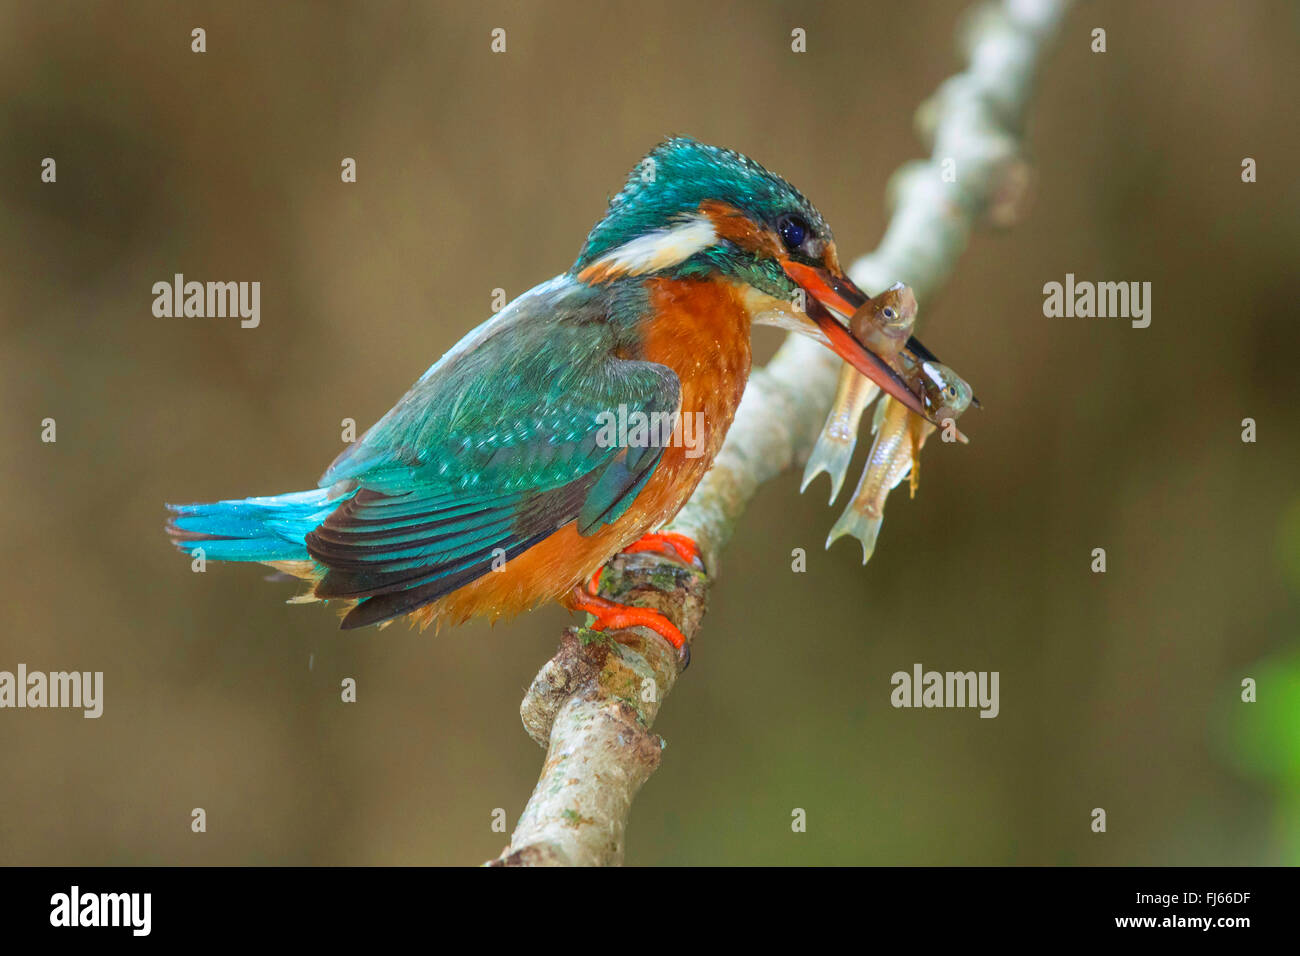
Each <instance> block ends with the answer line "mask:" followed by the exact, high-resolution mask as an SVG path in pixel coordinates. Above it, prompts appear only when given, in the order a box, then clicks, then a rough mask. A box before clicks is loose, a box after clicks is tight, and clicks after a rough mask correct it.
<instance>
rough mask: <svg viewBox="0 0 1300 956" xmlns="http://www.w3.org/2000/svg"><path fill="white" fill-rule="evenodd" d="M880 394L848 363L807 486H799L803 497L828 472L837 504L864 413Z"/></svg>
mask: <svg viewBox="0 0 1300 956" xmlns="http://www.w3.org/2000/svg"><path fill="white" fill-rule="evenodd" d="M879 394H880V386H879V385H877V384H876V383H875V382H873V381H871V379H869V378H867V377H866V376H865V375H861V374H859V373H858V371H857V370H856V369H854V368H853V367H852V366H851V365H848V364H845V366H844V367H843V368H842V369H840V380H839V385H838V386H837V387H836V389H835V402H834V404H832V405H831V410H830V412H829V413H828V414H827V415H826V424H825V425H823V426H822V431H821V434H820V435H818V436H817V444H816V445H815V446H813V450H812V454H811V455H809V456H808V464H807V465H806V466H805V467H804V470H803V484H801V485H800V486H799V493H800V494H803V492H804V490H805V489H807V487H808V486H809V485H810V484H812V480H813V479H814V478H816V477H817V475H818V474H820V473H821V472H823V471H824V472H826V474H827V475H829V476H830V479H831V499H830V502H829V503H830V504H834V503H835V499H836V498H838V497H839V496H840V488H842V487H843V486H844V475H845V473H847V472H848V470H849V462H850V461H852V460H853V448H854V446H855V445H857V442H858V424H859V423H860V422H861V421H862V412H863V411H864V410H865V409H866V407H867V406H868V405H870V404H871V402H872V400H873V399H874V398H875V397H876V396H877V395H879Z"/></svg>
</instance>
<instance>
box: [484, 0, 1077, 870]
mask: <svg viewBox="0 0 1300 956" xmlns="http://www.w3.org/2000/svg"><path fill="white" fill-rule="evenodd" d="M1070 2H1071V0H1005V2H1003V3H1001V4H996V5H995V4H989V5H984V6H979V7H976V8H974V9H973V10H972V11H970V13H969V14H968V16H967V18H966V20H965V22H964V26H963V29H962V31H961V36H962V46H963V50H964V52H965V54H966V56H967V59H968V61H969V64H970V65H969V67H968V68H967V70H966V71H965V72H963V73H961V74H958V75H957V76H954V77H952V78H951V79H949V80H948V81H947V82H945V83H944V84H943V86H942V87H940V89H939V91H938V92H937V93H936V94H935V95H934V97H932V98H931V99H930V100H929V101H928V102H926V103H925V104H923V105H922V106H921V108H920V109H919V110H918V112H917V122H918V125H919V126H920V128H921V133H922V135H923V136H925V137H926V138H927V139H928V140H929V141H930V142H932V143H933V147H934V148H933V153H932V155H931V157H930V159H929V160H927V161H918V162H914V163H909V164H907V165H905V166H903V167H902V168H901V169H899V170H898V171H897V172H896V173H895V174H894V176H893V177H892V178H891V180H890V183H889V187H888V192H889V196H890V198H891V202H892V205H893V210H894V211H893V216H892V218H891V220H890V224H889V227H888V229H887V230H886V233H885V236H884V238H883V240H882V241H881V244H880V246H879V248H877V249H876V250H875V251H874V252H872V253H870V254H869V255H866V256H864V257H862V258H861V259H859V260H858V261H857V262H855V263H854V264H853V267H852V269H851V270H850V271H851V273H852V275H853V278H854V280H855V281H857V282H858V284H859V285H861V286H862V287H863V288H866V289H868V290H872V289H881V288H884V287H885V286H888V285H890V284H891V283H893V282H895V281H903V282H906V283H907V284H908V285H910V286H912V287H913V288H914V289H916V291H917V295H918V297H919V298H925V297H927V296H929V295H932V294H933V293H934V292H936V291H937V290H938V289H939V288H940V287H941V286H942V285H943V283H944V282H945V281H946V280H947V278H948V276H949V274H950V273H951V271H952V270H953V268H954V267H955V265H956V262H957V258H958V256H959V255H960V254H961V252H962V251H963V250H964V249H965V247H966V243H967V241H968V239H969V236H970V233H971V231H972V229H973V228H974V227H975V226H976V225H979V224H983V223H991V224H995V225H998V224H1006V223H1007V222H1009V221H1012V220H1013V219H1014V215H1015V211H1016V207H1017V205H1018V203H1019V200H1020V198H1021V196H1022V195H1023V192H1024V184H1025V182H1026V180H1027V167H1026V166H1025V164H1024V162H1023V160H1022V159H1021V157H1020V138H1021V128H1022V125H1023V121H1024V111H1025V106H1026V103H1027V101H1028V99H1029V97H1030V94H1031V93H1032V90H1033V80H1034V76H1035V74H1036V70H1037V67H1038V64H1039V61H1040V59H1041V57H1042V54H1043V52H1044V49H1045V47H1046V44H1047V41H1048V40H1049V39H1050V38H1051V36H1052V35H1053V34H1054V33H1055V31H1056V28H1057V27H1058V26H1059V24H1060V21H1061V18H1062V17H1063V15H1064V13H1065V11H1066V9H1067V8H1068V7H1069V6H1070ZM839 367H840V363H839V361H838V360H837V359H835V358H834V356H832V355H831V354H830V353H829V352H828V351H827V350H826V349H824V348H822V347H821V346H820V345H818V344H816V343H814V342H811V341H809V340H807V339H803V338H800V337H797V336H791V337H790V338H788V339H787V340H786V342H785V343H784V344H783V345H782V347H781V349H780V351H779V352H778V353H777V355H776V356H775V357H774V358H773V359H772V361H771V362H770V363H768V364H767V366H765V367H764V368H762V369H759V370H758V371H756V372H755V373H754V374H753V375H752V376H751V377H750V380H749V385H748V387H747V388H746V391H745V397H744V400H743V401H742V402H741V405H740V409H739V411H738V412H737V414H736V420H735V422H734V423H733V424H732V426H731V430H730V432H728V434H727V440H726V443H725V444H724V446H723V448H722V452H721V453H720V454H719V456H718V458H717V459H716V460H715V462H714V464H713V467H712V469H711V470H710V471H709V473H708V474H707V475H706V476H705V478H704V480H703V481H702V482H701V483H700V485H699V487H698V488H697V489H696V491H695V494H694V495H693V496H692V498H691V500H690V501H689V502H688V503H687V505H686V507H685V508H683V509H682V511H681V513H680V514H678V515H677V517H676V518H675V519H674V520H673V522H672V524H671V525H670V528H671V530H674V531H679V532H682V533H684V534H687V535H689V536H690V537H692V538H693V539H695V541H696V542H697V543H698V544H699V546H700V548H701V550H702V552H703V555H704V562H705V567H706V568H707V570H708V575H707V576H706V575H705V574H703V573H700V572H696V571H692V570H688V569H685V568H682V567H679V566H677V565H674V564H671V563H669V562H667V561H665V560H662V559H659V558H657V557H654V556H652V555H649V554H634V555H618V556H617V557H615V558H613V559H612V560H611V562H610V564H609V565H608V566H607V568H606V571H605V574H604V576H603V579H602V593H605V594H607V595H608V596H610V597H612V598H614V599H615V600H618V601H620V602H622V603H627V604H637V605H642V606H646V607H653V608H656V609H658V610H660V611H662V612H663V613H665V614H666V615H667V616H668V617H669V618H670V619H671V620H672V621H674V622H675V623H676V624H678V626H679V627H680V628H681V630H682V633H683V634H684V635H685V636H686V639H687V641H688V642H693V641H694V640H695V636H696V634H697V632H698V631H699V628H700V623H701V621H702V619H703V616H704V610H705V602H706V596H707V589H708V584H709V582H710V580H711V579H712V578H713V577H715V576H716V575H717V572H718V556H719V554H720V552H721V550H722V547H723V546H724V545H725V544H726V542H727V540H728V539H729V538H730V536H731V532H732V530H733V529H734V528H735V526H736V523H737V521H738V520H739V518H740V516H741V515H742V514H743V512H744V510H745V508H746V506H747V505H748V504H749V501H750V499H751V498H752V497H753V495H754V492H755V491H756V490H757V488H758V486H759V485H760V484H762V483H763V482H764V481H767V480H768V479H770V478H772V477H773V476H775V475H777V474H779V473H780V472H781V471H782V470H784V469H785V468H787V467H789V466H790V465H792V464H794V463H795V462H796V461H797V460H798V459H799V457H800V456H801V455H806V454H807V452H808V450H809V449H810V448H811V446H812V443H813V441H814V439H815V438H816V436H817V432H818V430H819V427H820V425H821V420H822V416H823V415H824V414H825V411H826V408H827V407H828V405H829V404H830V402H831V400H832V396H833V392H834V388H835V378H836V375H837V374H838V371H839ZM677 676H678V673H677V661H676V657H675V656H674V654H673V652H672V649H671V648H669V647H668V645H667V644H666V643H665V642H664V641H663V640H662V639H661V638H659V637H658V636H657V635H655V634H653V633H651V632H649V631H645V630H643V629H639V628H638V629H632V630H627V631H619V632H606V633H603V634H596V633H595V632H592V631H587V630H585V629H577V628H569V629H568V630H566V631H565V634H564V637H563V639H562V641H561V643H560V649H559V651H558V652H557V653H556V654H555V656H554V657H553V658H551V660H550V661H549V662H547V664H546V666H545V667H543V668H542V670H541V671H540V672H539V673H538V675H537V678H536V679H535V680H534V681H533V685H532V687H531V688H529V690H528V693H527V695H526V696H525V698H524V702H523V705H522V706H521V708H520V713H521V716H522V717H523V721H524V726H525V727H526V728H527V729H528V732H529V734H530V735H531V736H532V737H533V739H534V740H536V741H537V742H538V743H539V744H541V745H542V746H543V747H546V748H547V754H546V762H545V764H544V765H543V767H542V774H541V778H540V779H539V780H538V782H537V787H536V788H535V789H534V790H533V794H532V797H531V798H530V799H529V801H528V805H527V807H526V809H525V810H524V813H523V815H522V816H521V817H520V820H519V824H518V826H517V827H516V829H515V832H514V835H513V837H512V838H511V841H510V846H509V847H507V848H506V849H505V851H504V852H503V853H502V854H501V856H500V858H498V859H497V860H495V861H493V863H492V864H491V865H498V866H536V865H609V864H618V863H621V862H622V860H623V835H624V831H625V829H626V826H627V818H628V815H629V813H630V810H631V806H632V801H633V799H634V798H635V796H636V793H637V791H638V790H639V789H640V788H641V785H642V784H644V783H645V781H646V780H647V779H648V778H649V776H650V774H652V773H653V772H654V770H655V768H656V767H658V765H659V759H660V752H661V750H662V748H663V742H662V740H661V739H660V738H659V737H658V736H656V735H654V734H652V733H651V732H650V727H651V725H652V724H653V723H654V719H655V716H656V715H657V714H658V711H659V707H660V705H661V704H662V703H663V699H664V697H665V696H667V694H668V692H669V691H670V690H671V689H672V686H673V684H674V683H675V681H676V679H677Z"/></svg>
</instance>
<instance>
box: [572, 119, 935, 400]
mask: <svg viewBox="0 0 1300 956" xmlns="http://www.w3.org/2000/svg"><path fill="white" fill-rule="evenodd" d="M570 271H571V274H572V275H574V276H576V277H577V278H578V279H580V280H581V281H583V282H586V283H589V284H598V283H605V282H611V281H617V280H621V279H628V278H635V277H642V278H647V279H648V278H651V277H664V278H676V279H683V280H691V279H695V280H698V279H722V280H727V281H731V282H734V283H736V284H738V285H741V286H743V287H744V288H745V291H746V293H747V296H748V297H749V299H750V302H751V305H752V307H751V310H750V311H751V313H752V314H753V315H754V317H755V320H756V321H760V322H767V323H769V324H774V325H780V326H783V327H786V328H790V329H793V330H795V331H798V332H802V333H804V334H806V335H809V336H811V337H813V338H815V339H817V340H818V341H820V342H822V343H823V344H825V345H827V346H828V347H829V348H830V349H832V350H833V351H834V352H835V353H836V354H837V355H839V356H840V357H841V358H843V359H844V360H845V361H847V362H849V363H850V364H851V365H853V366H854V367H855V368H857V369H858V371H860V372H862V373H863V374H864V375H867V376H868V377H869V378H871V379H872V380H873V381H875V382H876V383H877V384H879V385H880V387H881V388H883V389H885V391H887V392H889V393H890V394H891V395H893V396H894V397H895V398H897V399H899V400H900V401H902V402H903V403H904V404H906V405H907V406H908V407H909V408H912V409H913V410H914V411H917V412H920V413H922V414H924V412H923V411H922V407H921V404H920V402H919V400H918V399H917V397H916V396H915V395H914V394H913V393H912V392H911V391H910V390H909V389H908V388H907V386H906V384H905V383H904V382H903V380H902V379H901V378H900V377H899V376H898V374H897V373H896V372H895V371H894V370H893V369H892V368H891V367H890V365H889V363H887V362H886V361H885V360H884V359H882V358H881V357H880V356H878V355H876V354H875V353H874V352H872V351H871V350H870V349H869V348H867V347H866V346H864V345H863V344H862V343H861V342H859V341H858V340H857V339H856V338H854V336H853V335H851V334H850V332H849V330H848V329H847V327H846V326H845V324H844V322H843V321H840V320H838V319H836V317H835V316H834V315H832V314H831V312H830V311H829V310H834V311H835V312H838V313H839V314H840V315H841V316H844V317H845V318H846V319H847V317H848V316H850V315H852V314H853V313H854V312H855V311H856V310H857V309H858V307H859V306H861V305H862V304H863V303H864V302H866V301H867V298H868V297H867V296H866V295H865V294H864V293H863V292H862V291H861V290H860V289H859V288H858V287H857V286H856V285H854V283H853V282H852V281H851V280H850V279H849V277H848V276H847V275H846V274H845V273H844V270H843V269H842V268H841V266H840V262H839V256H838V255H837V253H836V250H835V238H834V236H832V235H831V230H830V227H828V226H827V225H826V221H825V220H824V219H822V216H821V213H819V212H818V211H817V209H816V207H815V206H813V204H812V203H811V202H809V201H808V200H807V199H806V198H805V197H804V195H803V194H802V193H800V192H799V190H797V189H795V188H794V187H793V186H791V185H790V184H789V183H788V182H786V181H785V180H784V179H782V178H781V177H780V176H777V175H775V174H773V173H770V172H768V171H767V170H766V169H764V168H763V167H762V166H760V165H759V164H758V163H756V162H754V161H753V160H752V159H749V158H748V157H746V156H742V155H741V154H740V153H737V152H734V151H733V150H729V149H722V148H720V147H717V146H706V145H704V144H703V143H698V142H696V141H695V140H693V139H687V138H685V137H678V138H674V139H670V140H668V141H667V142H664V143H661V144H660V145H658V146H656V147H655V148H654V149H653V150H651V151H650V153H649V154H648V155H647V156H646V157H645V158H644V159H643V160H642V161H641V162H640V163H639V164H637V166H636V168H635V169H633V170H632V172H631V174H630V175H629V176H628V179H627V184H626V185H625V186H624V187H623V189H622V191H621V192H619V194H618V195H616V196H615V197H614V198H613V199H612V200H610V203H609V210H608V211H607V212H606V214H605V218H604V219H602V220H601V221H600V222H599V223H597V224H596V226H595V228H594V229H592V230H591V233H590V234H589V235H588V236H587V242H586V244H585V245H584V246H583V249H582V253H581V254H580V255H579V256H578V261H577V262H575V263H574V265H573V268H572V270H570Z"/></svg>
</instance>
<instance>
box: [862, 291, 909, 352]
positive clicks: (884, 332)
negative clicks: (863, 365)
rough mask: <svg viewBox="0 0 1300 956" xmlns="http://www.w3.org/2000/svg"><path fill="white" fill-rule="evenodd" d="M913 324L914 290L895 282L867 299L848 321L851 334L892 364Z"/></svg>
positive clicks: (905, 341) (905, 342)
mask: <svg viewBox="0 0 1300 956" xmlns="http://www.w3.org/2000/svg"><path fill="white" fill-rule="evenodd" d="M915 324H916V293H914V292H913V291H912V287H911V286H906V285H903V283H901V282H895V283H894V284H893V285H892V286H890V287H889V288H888V289H886V290H885V291H884V292H882V293H880V295H878V296H875V297H873V298H870V299H868V300H867V301H866V302H864V303H863V304H862V307H861V308H859V309H858V311H857V312H854V313H853V317H852V318H851V319H850V320H849V331H850V332H852V333H853V337H854V338H855V339H857V340H858V341H859V342H861V343H862V344H863V345H865V346H867V347H868V348H869V349H871V351H873V352H875V353H876V354H877V355H879V356H880V357H881V358H883V359H884V360H885V361H887V362H890V363H891V364H892V363H893V362H894V361H895V358H896V356H897V355H898V354H899V352H901V351H902V349H903V346H904V345H906V344H907V340H908V339H909V338H911V335H912V326H913V325H915Z"/></svg>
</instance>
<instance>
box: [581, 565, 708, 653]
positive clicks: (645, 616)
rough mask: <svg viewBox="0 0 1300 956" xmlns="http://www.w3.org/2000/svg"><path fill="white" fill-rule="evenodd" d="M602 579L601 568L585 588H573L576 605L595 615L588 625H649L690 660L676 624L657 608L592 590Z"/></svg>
mask: <svg viewBox="0 0 1300 956" xmlns="http://www.w3.org/2000/svg"><path fill="white" fill-rule="evenodd" d="M599 580H600V572H599V571H597V572H596V573H595V574H594V575H592V579H591V581H589V582H588V583H587V586H586V588H581V587H577V588H574V589H573V607H574V609H575V610H578V611H586V612H587V613H588V614H590V615H592V616H593V617H594V618H595V619H596V620H595V621H593V622H592V623H591V624H590V625H589V626H590V627H591V629H592V630H593V631H604V630H607V629H608V630H620V629H622V628H625V627H648V628H650V630H652V631H654V632H655V633H656V634H658V635H659V636H660V637H662V638H663V639H664V640H665V641H667V642H668V643H669V644H671V645H672V646H673V648H674V649H675V650H676V651H677V656H678V657H679V658H680V659H681V660H682V661H684V662H685V663H690V659H691V649H690V646H689V645H688V644H687V643H686V638H685V637H683V636H682V632H681V631H679V630H678V629H677V625H675V624H673V622H672V621H670V620H668V618H666V617H664V616H663V615H662V614H660V613H659V612H658V611H655V610H652V609H650V608H648V607H628V606H627V605H626V604H619V603H617V602H615V601H611V600H610V599H609V598H603V597H600V596H599V595H598V594H596V593H595V591H594V590H592V589H593V588H595V587H596V585H597V584H598V582H599ZM683 666H685V664H683Z"/></svg>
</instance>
